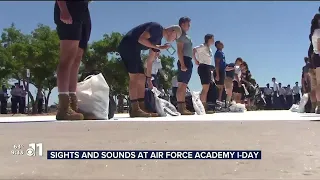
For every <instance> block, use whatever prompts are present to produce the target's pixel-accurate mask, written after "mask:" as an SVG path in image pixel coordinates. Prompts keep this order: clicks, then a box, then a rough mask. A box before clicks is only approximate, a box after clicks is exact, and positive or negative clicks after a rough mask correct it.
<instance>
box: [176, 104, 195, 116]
mask: <svg viewBox="0 0 320 180" xmlns="http://www.w3.org/2000/svg"><path fill="white" fill-rule="evenodd" d="M178 112H179V113H180V114H181V115H194V112H191V111H189V110H188V109H187V108H186V103H185V102H179V103H178Z"/></svg>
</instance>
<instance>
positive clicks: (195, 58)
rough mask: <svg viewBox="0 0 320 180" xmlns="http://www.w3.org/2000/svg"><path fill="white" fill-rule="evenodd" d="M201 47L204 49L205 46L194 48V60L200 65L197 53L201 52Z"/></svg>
mask: <svg viewBox="0 0 320 180" xmlns="http://www.w3.org/2000/svg"><path fill="white" fill-rule="evenodd" d="M201 47H203V46H201V45H200V46H197V47H194V48H193V51H192V52H193V59H194V61H195V62H196V64H199V61H198V59H197V53H198V50H200V48H201Z"/></svg>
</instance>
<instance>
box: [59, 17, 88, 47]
mask: <svg viewBox="0 0 320 180" xmlns="http://www.w3.org/2000/svg"><path fill="white" fill-rule="evenodd" d="M56 25H57V33H58V36H59V39H60V40H75V41H79V47H80V48H82V49H86V48H87V46H88V41H89V39H90V35H91V20H90V19H89V20H88V21H85V22H74V23H73V24H65V23H63V22H56Z"/></svg>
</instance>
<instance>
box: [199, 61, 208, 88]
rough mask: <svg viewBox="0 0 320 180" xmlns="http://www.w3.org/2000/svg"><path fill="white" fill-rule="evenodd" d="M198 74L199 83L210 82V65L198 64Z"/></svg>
mask: <svg viewBox="0 0 320 180" xmlns="http://www.w3.org/2000/svg"><path fill="white" fill-rule="evenodd" d="M198 74H199V77H200V81H201V84H210V82H211V66H210V65H207V64H199V66H198Z"/></svg>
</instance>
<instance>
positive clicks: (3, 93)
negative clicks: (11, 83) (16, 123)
mask: <svg viewBox="0 0 320 180" xmlns="http://www.w3.org/2000/svg"><path fill="white" fill-rule="evenodd" d="M8 98H9V96H8V90H7V87H6V86H5V85H2V88H1V89H0V104H1V111H0V113H1V114H7V113H8V111H7V104H8Z"/></svg>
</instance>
